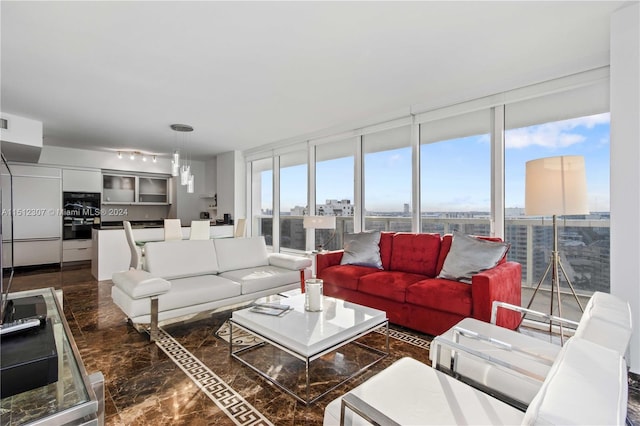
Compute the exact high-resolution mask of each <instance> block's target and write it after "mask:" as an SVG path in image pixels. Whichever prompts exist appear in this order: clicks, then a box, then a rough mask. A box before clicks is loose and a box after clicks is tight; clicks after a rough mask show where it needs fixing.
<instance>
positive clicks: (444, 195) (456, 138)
mask: <svg viewBox="0 0 640 426" xmlns="http://www.w3.org/2000/svg"><path fill="white" fill-rule="evenodd" d="M490 119H491V114H490V111H489V110H488V109H487V110H482V111H475V112H472V113H467V114H464V115H458V116H455V117H450V118H446V119H441V120H437V121H430V122H427V123H424V124H422V125H420V198H421V230H422V232H437V233H440V234H444V233H450V232H452V231H454V230H457V231H461V232H464V233H467V234H474V235H489V234H490V232H491V229H490V225H489V224H490V214H491V143H490V140H491V139H490V134H489V132H490V126H491V122H490Z"/></svg>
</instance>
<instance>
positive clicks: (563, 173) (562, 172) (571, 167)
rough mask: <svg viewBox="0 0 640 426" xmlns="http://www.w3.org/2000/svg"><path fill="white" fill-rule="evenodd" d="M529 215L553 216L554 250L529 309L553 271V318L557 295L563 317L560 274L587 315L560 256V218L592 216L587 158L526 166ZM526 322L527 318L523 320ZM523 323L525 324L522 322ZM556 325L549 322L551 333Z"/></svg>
mask: <svg viewBox="0 0 640 426" xmlns="http://www.w3.org/2000/svg"><path fill="white" fill-rule="evenodd" d="M525 214H526V215H527V216H549V215H551V216H553V250H552V251H551V259H550V260H549V265H548V266H547V269H546V270H545V272H544V275H543V276H542V278H541V279H540V281H539V282H538V285H537V286H536V288H535V290H534V292H533V294H532V295H531V300H529V304H528V305H527V309H529V308H530V307H531V304H532V303H533V299H534V298H535V297H536V294H537V293H538V290H539V289H540V286H541V285H542V283H543V281H544V280H545V278H546V277H547V275H548V274H549V272H550V271H551V304H550V309H549V313H550V315H551V316H552V315H553V298H554V292H555V295H556V297H557V299H558V316H559V317H562V301H561V299H560V280H559V278H560V277H559V273H560V271H561V272H562V275H564V278H565V280H566V281H567V284H568V285H569V288H570V289H571V293H573V297H574V298H575V299H576V302H578V306H579V307H580V310H581V311H583V312H584V309H583V307H582V304H581V303H580V300H578V296H577V295H576V292H575V290H574V288H573V285H572V284H571V280H569V277H568V276H567V272H566V271H565V269H564V266H562V261H561V259H560V254H559V252H558V226H557V222H556V216H565V215H582V214H589V208H588V205H587V178H586V174H585V166H584V157H582V156H578V155H565V156H560V157H548V158H540V159H537V160H531V161H528V162H527V164H526V182H525ZM523 319H524V317H523ZM521 322H522V320H521ZM559 325H560V342H561V344H562V343H563V330H562V323H559ZM551 327H552V321H551V318H549V332H551Z"/></svg>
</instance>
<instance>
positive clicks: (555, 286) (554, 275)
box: [518, 215, 584, 345]
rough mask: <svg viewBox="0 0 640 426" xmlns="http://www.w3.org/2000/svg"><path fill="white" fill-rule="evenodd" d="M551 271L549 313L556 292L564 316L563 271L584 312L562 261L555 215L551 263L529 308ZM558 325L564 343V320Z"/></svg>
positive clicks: (551, 311) (550, 324)
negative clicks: (561, 282) (561, 276)
mask: <svg viewBox="0 0 640 426" xmlns="http://www.w3.org/2000/svg"><path fill="white" fill-rule="evenodd" d="M549 271H551V301H550V304H549V314H550V315H551V316H552V315H553V298H554V293H555V296H556V298H557V299H558V302H557V304H558V316H559V317H561V318H562V299H561V298H560V277H559V272H560V271H562V275H563V276H564V279H565V281H566V282H567V285H568V286H569V289H570V290H571V294H573V297H574V299H575V300H576V302H577V303H578V307H579V308H580V312H584V308H583V307H582V303H580V300H579V299H578V295H577V294H576V291H575V289H574V288H573V284H571V280H570V279H569V276H568V275H567V271H565V269H564V266H563V265H562V261H561V260H560V253H559V252H558V227H557V223H556V216H555V215H554V216H553V251H552V252H551V259H550V260H549V264H548V265H547V269H546V270H545V271H544V275H542V278H541V279H540V281H538V285H537V286H536V288H535V290H534V291H533V294H532V295H531V299H530V300H529V304H528V305H527V309H530V308H531V305H532V304H533V300H534V299H535V297H536V294H537V293H538V290H540V286H541V285H542V283H543V282H544V280H545V279H546V278H547V275H549ZM523 320H524V315H523V316H522V318H520V323H519V324H518V327H520V325H522V321H523ZM553 322H554V321H553V320H552V319H551V318H550V319H549V334H551V331H552V327H553ZM558 325H559V327H560V344H561V345H563V344H564V330H563V327H562V322H558Z"/></svg>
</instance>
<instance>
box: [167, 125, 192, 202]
mask: <svg viewBox="0 0 640 426" xmlns="http://www.w3.org/2000/svg"><path fill="white" fill-rule="evenodd" d="M171 129H172V130H174V131H175V132H176V140H178V139H181V140H180V142H179V143H177V145H178V146H176V149H175V151H174V152H173V156H172V159H171V176H174V177H177V176H180V184H181V185H186V186H187V192H188V193H189V194H193V192H194V190H195V188H194V186H195V185H194V177H193V174H191V158H189V161H187V160H186V159H185V158H180V147H181V146H182V145H183V143H182V140H183V139H184V137H185V136H186V135H187V134H188V133H190V132H193V127H192V126H190V125H188V124H172V125H171ZM181 161H182V164H180V162H181Z"/></svg>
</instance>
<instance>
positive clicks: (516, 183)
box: [505, 105, 610, 303]
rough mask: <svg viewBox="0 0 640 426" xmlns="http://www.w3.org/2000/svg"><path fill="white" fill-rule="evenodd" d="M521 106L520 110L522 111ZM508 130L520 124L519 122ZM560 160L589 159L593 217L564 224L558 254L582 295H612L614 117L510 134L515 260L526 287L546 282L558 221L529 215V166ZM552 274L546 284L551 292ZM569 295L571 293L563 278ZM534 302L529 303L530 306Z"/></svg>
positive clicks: (509, 229)
mask: <svg viewBox="0 0 640 426" xmlns="http://www.w3.org/2000/svg"><path fill="white" fill-rule="evenodd" d="M517 107H518V105H514V108H517ZM506 117H507V125H508V126H509V124H515V123H518V120H517V116H516V117H514V119H512V120H509V109H508V108H507V110H506ZM560 155H580V156H583V157H584V159H585V167H586V174H587V193H588V199H589V210H590V214H589V215H581V216H566V217H559V218H558V221H557V222H558V250H559V252H560V259H561V262H562V263H563V266H564V269H565V271H566V272H567V275H568V276H569V279H570V280H571V282H572V283H573V286H574V288H575V290H576V292H578V293H582V294H591V293H592V292H593V291H605V292H608V291H609V247H610V242H609V114H608V113H601V114H594V115H589V116H582V117H577V118H571V119H568V120H560V121H549V122H545V123H539V124H533V125H527V126H524V127H518V128H511V129H509V130H507V131H506V133H505V163H506V165H505V206H506V207H507V208H506V214H505V217H506V234H505V236H506V239H507V241H509V242H510V243H511V249H510V251H509V259H510V260H513V261H516V262H519V263H520V264H521V265H522V269H523V273H522V278H523V286H525V287H534V286H536V285H537V284H538V281H539V280H540V279H541V278H542V277H543V275H544V273H545V270H546V268H547V265H548V264H549V261H550V257H551V250H552V248H553V227H552V218H551V217H550V216H547V217H539V216H538V217H531V216H526V215H525V202H524V201H525V199H524V198H525V197H524V193H525V164H526V162H527V161H529V160H534V159H538V158H543V157H555V156H560ZM550 283H551V277H550V274H549V276H548V277H547V279H546V280H545V282H543V283H542V288H543V289H545V288H546V289H548V288H550ZM560 283H561V288H562V290H563V291H565V290H568V287H567V286H566V284H565V280H564V278H563V276H562V274H560ZM527 301H528V300H523V302H524V303H526V302H527Z"/></svg>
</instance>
